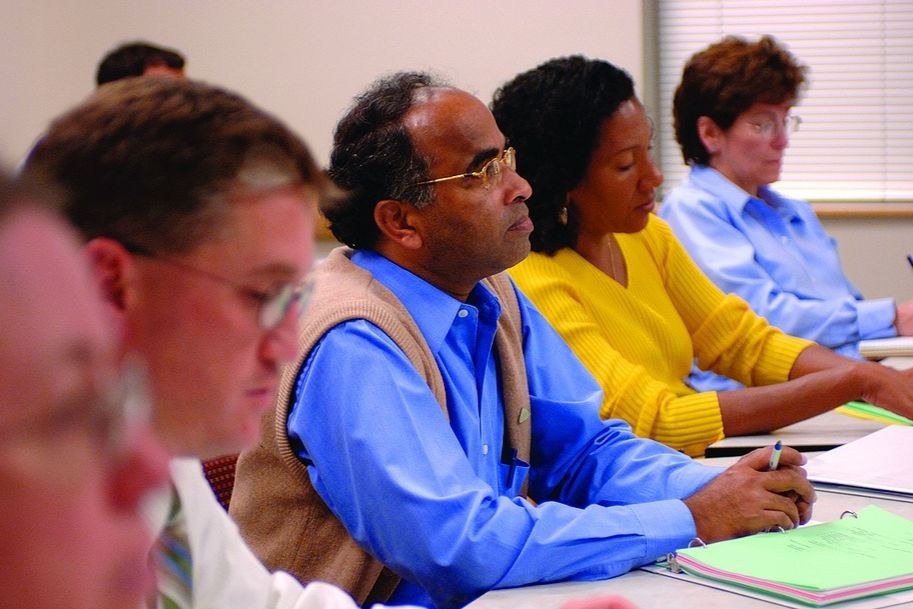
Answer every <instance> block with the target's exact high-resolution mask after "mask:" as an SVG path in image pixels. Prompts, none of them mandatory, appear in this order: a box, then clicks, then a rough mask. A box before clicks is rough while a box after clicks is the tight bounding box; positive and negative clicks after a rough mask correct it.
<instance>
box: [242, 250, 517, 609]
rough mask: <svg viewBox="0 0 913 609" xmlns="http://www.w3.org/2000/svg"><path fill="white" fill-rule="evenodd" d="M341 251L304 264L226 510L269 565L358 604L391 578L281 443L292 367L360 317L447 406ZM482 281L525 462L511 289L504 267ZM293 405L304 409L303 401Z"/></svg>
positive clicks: (439, 382) (409, 341)
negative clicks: (289, 344)
mask: <svg viewBox="0 0 913 609" xmlns="http://www.w3.org/2000/svg"><path fill="white" fill-rule="evenodd" d="M351 254H352V251H351V250H349V249H348V248H342V247H341V248H337V249H336V250H334V251H333V252H332V253H331V254H330V256H329V257H328V258H327V260H326V261H325V262H324V263H323V264H321V265H320V266H319V267H318V268H317V269H316V270H315V271H314V274H313V280H314V297H313V299H312V301H311V303H310V304H309V306H308V309H307V311H306V313H305V316H304V318H303V320H302V324H301V330H300V334H299V343H300V346H301V354H300V355H299V357H298V360H297V362H296V363H295V364H294V365H290V366H288V367H286V369H285V370H284V371H283V375H282V381H281V383H280V387H279V396H278V400H277V405H276V408H275V409H274V410H271V411H269V412H268V413H267V414H266V416H265V417H264V420H263V423H262V426H261V436H260V441H259V443H258V444H257V445H256V446H254V447H253V448H251V449H249V450H247V451H245V452H244V453H242V454H241V457H240V458H239V460H238V465H237V474H236V480H235V487H234V491H233V494H232V498H231V508H230V512H231V515H232V516H233V517H234V519H235V520H236V521H237V522H238V525H239V526H240V528H241V532H242V534H243V536H244V538H245V540H246V541H247V542H248V543H249V544H250V546H251V547H252V548H253V550H254V552H255V553H256V554H257V556H259V557H260V559H261V560H262V561H263V562H264V563H265V564H266V565H267V567H269V568H270V569H271V570H276V569H281V570H283V571H287V572H289V573H291V574H292V575H294V576H295V577H297V578H298V579H299V580H301V581H302V582H305V583H306V582H309V581H326V582H331V583H333V584H336V585H337V586H340V587H341V588H343V589H345V590H347V591H348V592H349V593H350V594H352V596H353V597H354V598H355V600H356V601H357V602H358V603H359V604H363V605H364V604H370V603H373V602H383V601H385V600H387V599H388V598H389V597H390V595H391V594H392V592H393V590H394V589H395V587H396V585H397V584H398V583H399V577H397V576H396V575H394V574H393V573H392V572H391V571H390V570H388V569H386V568H384V566H383V565H382V564H381V563H380V562H378V561H377V560H376V559H375V558H374V557H372V556H371V555H370V554H368V553H367V552H365V551H364V550H362V549H361V547H360V546H359V545H358V544H357V543H356V542H355V540H353V539H352V538H351V537H350V536H349V534H348V532H347V531H346V529H345V527H343V525H342V523H341V522H340V521H339V520H338V519H337V518H336V517H335V516H334V515H333V513H332V512H331V511H330V510H329V509H328V508H327V507H326V505H325V504H324V502H323V500H322V499H321V498H320V496H319V495H318V494H317V492H316V491H315V490H314V488H313V486H312V485H311V481H310V478H309V477H308V473H307V468H306V466H305V465H304V464H303V463H302V462H301V461H300V460H299V459H298V458H297V456H296V455H295V453H294V451H293V450H292V448H291V446H290V445H289V441H288V436H287V434H286V424H287V421H288V415H289V409H290V407H291V406H292V405H293V401H294V390H295V383H296V379H297V377H298V374H299V372H300V371H301V368H302V366H303V363H304V361H306V359H307V356H308V354H309V353H310V351H311V349H312V348H313V347H314V345H315V344H316V343H317V342H318V341H319V340H320V338H321V337H322V336H323V335H324V334H326V332H328V331H329V330H330V329H332V328H333V327H334V326H336V325H338V324H340V323H343V322H345V321H347V320H352V319H366V320H368V321H370V322H371V323H373V324H375V325H376V326H378V327H379V328H380V329H381V330H383V331H384V332H385V333H386V334H387V335H388V336H390V338H391V339H393V340H394V341H395V342H396V344H397V345H399V347H400V348H401V349H402V350H403V352H404V353H405V354H406V356H407V357H408V358H409V360H410V361H411V362H412V363H413V365H414V366H415V368H416V370H417V371H418V372H419V373H420V374H421V375H423V376H424V377H425V379H426V381H427V382H428V386H429V388H430V389H431V391H432V392H433V393H434V396H435V397H436V398H437V400H438V403H440V405H441V409H442V410H443V411H444V416H447V414H448V413H447V404H446V396H445V390H444V382H443V379H442V377H441V373H440V370H439V369H438V367H437V364H436V362H435V361H434V356H433V355H432V353H431V351H430V350H429V349H428V345H427V343H426V342H425V339H424V337H423V336H422V334H421V332H420V331H419V329H418V326H416V324H415V322H414V321H413V319H412V317H411V316H410V315H409V313H408V311H407V310H406V309H405V307H404V306H403V305H402V303H400V301H399V300H398V299H397V298H396V297H395V296H394V295H393V293H392V292H390V291H389V290H388V289H387V288H385V287H384V286H383V285H382V284H380V283H379V282H378V281H376V280H375V279H374V277H373V276H372V275H371V274H370V273H368V272H367V271H365V270H364V269H362V268H361V267H359V266H357V265H356V264H354V263H352V262H351V260H350V256H351ZM484 283H485V284H486V285H487V286H488V287H489V288H490V289H491V290H492V291H493V292H494V293H495V294H496V295H497V297H498V299H499V300H500V302H501V308H502V312H501V318H500V320H499V321H498V330H497V334H496V337H495V346H496V351H497V358H498V364H499V370H500V375H501V388H502V393H503V400H504V415H505V416H504V420H505V426H506V429H505V443H506V444H507V445H508V446H510V447H512V448H516V449H517V456H518V457H519V458H520V459H523V460H524V461H527V462H529V457H530V454H529V453H530V436H531V431H530V430H531V417H530V416H529V414H530V412H529V410H528V409H529V408H530V404H529V388H528V385H527V380H526V367H525V365H524V361H523V351H522V330H521V320H520V310H519V306H518V304H517V298H516V294H515V293H514V288H513V286H512V284H511V283H510V281H509V280H508V279H507V276H506V274H503V273H501V274H498V275H495V276H492V277H489V278H488V279H485V280H484ZM341 380H345V381H351V380H352V379H341ZM356 382H357V381H356ZM301 407H302V408H307V404H303V405H302V406H301ZM523 493H524V494H525V493H526V484H525V483H524V486H523ZM403 534H406V532H405V531H404V532H403Z"/></svg>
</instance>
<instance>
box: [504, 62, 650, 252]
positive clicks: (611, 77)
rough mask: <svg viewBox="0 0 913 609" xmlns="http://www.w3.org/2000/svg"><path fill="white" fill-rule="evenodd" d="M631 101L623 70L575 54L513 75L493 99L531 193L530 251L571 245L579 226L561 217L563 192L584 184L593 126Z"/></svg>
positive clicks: (630, 85)
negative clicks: (531, 189)
mask: <svg viewBox="0 0 913 609" xmlns="http://www.w3.org/2000/svg"><path fill="white" fill-rule="evenodd" d="M632 97H634V82H633V81H632V80H631V77H630V76H629V75H628V73H627V72H625V71H624V70H622V69H620V68H617V67H615V66H614V65H612V64H611V63H609V62H607V61H603V60H600V59H587V58H586V57H583V56H581V55H574V56H570V57H560V58H556V59H552V60H549V61H547V62H545V63H543V64H541V65H540V66H538V67H536V68H534V69H532V70H529V71H527V72H524V73H522V74H520V75H519V76H516V77H515V78H514V79H513V80H511V81H510V82H508V83H506V84H504V85H503V86H501V87H500V88H499V89H498V90H497V91H496V92H495V94H494V98H493V100H492V102H491V111H492V113H493V114H494V116H495V120H497V122H498V126H499V127H500V128H501V131H502V132H503V133H504V135H505V136H507V139H508V140H509V141H510V143H511V145H512V146H513V147H514V148H516V150H517V162H518V163H519V166H518V168H517V170H518V171H519V173H520V175H522V176H523V177H524V178H526V179H527V180H528V181H529V183H530V184H531V185H532V187H533V196H532V197H531V198H530V199H529V201H527V204H528V205H529V215H530V218H532V220H533V223H534V224H535V227H536V228H535V229H534V230H533V233H532V235H531V236H530V242H531V244H532V249H533V251H537V252H546V253H549V254H551V253H554V252H556V251H557V250H559V249H561V248H563V247H568V246H571V245H573V243H574V241H575V240H576V238H577V232H578V230H579V225H578V223H577V221H576V219H575V217H574V215H573V213H571V214H570V217H568V218H566V221H565V218H562V215H563V213H565V212H564V211H563V210H564V209H565V206H566V199H567V193H568V192H569V191H571V190H573V189H574V188H575V187H576V186H577V185H578V184H579V183H580V181H581V180H582V179H583V176H584V174H585V173H586V170H587V167H588V166H589V163H590V159H591V158H592V156H593V152H594V151H595V149H596V146H597V145H598V143H599V133H600V127H601V126H602V123H603V121H605V120H606V119H607V118H609V117H610V116H612V115H613V114H614V113H615V111H616V110H617V109H618V107H619V106H620V105H621V104H622V103H623V102H625V101H627V100H629V99H631V98H632Z"/></svg>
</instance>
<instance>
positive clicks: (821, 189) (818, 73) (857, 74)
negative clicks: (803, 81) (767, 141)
mask: <svg viewBox="0 0 913 609" xmlns="http://www.w3.org/2000/svg"><path fill="white" fill-rule="evenodd" d="M656 7H657V13H658V14H657V15H656V19H657V20H656V25H657V32H658V36H657V40H656V44H657V57H658V61H659V90H658V94H659V111H658V112H657V113H656V114H655V118H656V124H657V127H658V128H657V135H658V138H657V145H658V148H659V150H658V160H659V163H660V166H661V168H662V170H663V173H664V174H665V176H666V181H665V184H664V186H663V188H664V189H669V188H672V187H673V186H675V185H676V184H678V183H679V182H680V181H681V179H682V178H683V177H684V175H685V174H686V172H687V167H686V166H685V164H684V162H683V161H682V157H681V153H680V151H679V147H678V144H677V143H676V142H675V135H674V133H673V131H672V96H673V94H674V92H675V88H676V86H677V85H678V82H679V80H680V78H681V72H682V68H683V67H684V64H685V62H686V61H687V59H688V58H689V57H690V56H691V55H692V54H693V53H695V52H696V51H699V50H701V49H703V48H705V47H706V46H707V45H709V44H711V43H713V42H715V41H717V40H719V39H720V38H722V37H723V36H724V35H727V34H734V35H741V36H745V37H748V38H750V39H754V38H757V37H758V36H760V35H762V34H770V35H772V36H774V37H775V38H777V40H778V41H779V42H780V43H781V44H783V45H784V46H786V47H787V48H788V49H789V50H790V51H791V52H792V53H793V54H794V55H795V56H796V58H797V59H798V60H799V61H800V62H802V63H804V64H806V65H807V66H809V73H808V82H807V86H806V88H805V90H804V94H803V95H802V97H801V98H800V100H799V104H798V106H797V107H795V108H794V109H793V112H794V113H795V114H798V115H799V116H801V117H802V125H801V127H800V129H799V131H798V132H796V133H794V134H793V135H792V137H791V138H790V147H789V149H788V150H787V152H786V156H785V161H784V169H783V173H782V175H781V179H780V181H779V182H778V183H777V185H776V188H777V189H778V190H779V191H781V192H783V193H784V194H786V195H788V196H793V197H798V198H803V199H808V200H810V201H815V202H854V203H890V202H913V0H801V1H799V0H792V1H791V0H757V1H754V0H715V1H711V0H657V4H656Z"/></svg>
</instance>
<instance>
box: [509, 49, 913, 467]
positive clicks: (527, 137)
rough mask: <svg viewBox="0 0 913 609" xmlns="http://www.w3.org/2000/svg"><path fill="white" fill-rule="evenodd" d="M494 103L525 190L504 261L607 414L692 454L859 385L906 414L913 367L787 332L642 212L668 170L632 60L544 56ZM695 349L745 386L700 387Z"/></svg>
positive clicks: (912, 410) (791, 417) (821, 408)
mask: <svg viewBox="0 0 913 609" xmlns="http://www.w3.org/2000/svg"><path fill="white" fill-rule="evenodd" d="M492 110H493V112H494V115H495V118H496V119H497V121H498V124H499V125H500V126H501V129H502V130H503V131H504V134H505V136H506V137H507V138H509V140H510V142H511V143H512V144H513V145H514V146H516V148H517V150H518V151H522V152H523V156H522V159H523V162H522V164H521V165H520V170H521V171H522V172H523V173H524V175H526V176H528V178H529V180H530V183H531V184H532V187H533V193H534V194H533V196H532V198H531V199H530V200H529V209H530V217H531V218H532V219H533V223H534V224H535V230H534V231H533V234H532V237H531V239H532V248H533V250H535V251H534V253H532V254H531V255H530V256H529V257H528V258H527V259H526V260H524V261H523V262H520V263H519V264H518V265H517V266H516V267H514V268H513V269H511V275H512V276H513V278H514V279H515V280H516V281H517V284H518V286H519V287H520V289H521V290H523V292H524V293H525V294H526V295H527V296H529V298H530V299H531V300H532V301H533V302H534V303H535V304H536V306H537V307H539V310H541V311H542V313H543V315H545V317H546V318H547V319H548V320H549V321H550V322H551V323H552V325H553V326H554V327H555V329H556V330H557V331H558V332H559V333H560V334H561V335H562V336H563V337H564V338H565V340H567V342H568V344H569V345H570V346H571V349H573V351H574V352H575V353H576V354H577V355H578V356H579V357H580V359H581V360H582V361H583V363H584V364H585V365H586V366H587V368H588V369H589V370H590V372H591V373H592V374H593V376H595V377H596V378H597V379H598V380H599V384H600V386H601V387H602V391H603V396H602V400H601V408H602V409H601V414H602V416H603V417H604V418H612V417H619V418H623V419H625V420H626V421H628V422H629V423H630V424H631V426H632V427H633V429H634V431H635V433H637V434H638V435H640V436H645V437H650V438H654V439H656V440H659V441H660V442H663V443H664V444H667V445H669V446H671V447H673V448H676V449H679V450H682V451H684V452H686V453H687V454H689V455H694V456H698V455H702V454H703V453H704V450H705V448H706V447H707V445H709V444H711V443H713V442H715V441H717V440H719V439H721V438H723V437H724V436H731V435H743V434H751V433H762V432H767V431H770V430H773V429H777V428H780V427H783V426H784V425H788V424H790V423H794V422H796V421H801V420H803V419H806V418H808V417H811V416H814V415H816V414H820V413H822V412H825V411H827V410H830V409H831V408H834V407H836V406H839V405H840V404H843V403H845V402H848V401H850V400H854V399H865V400H867V401H869V402H872V403H874V404H879V405H881V406H884V407H886V408H889V409H891V410H893V411H895V412H898V413H899V414H903V415H905V416H910V415H913V378H911V375H913V372H898V371H896V370H891V369H889V368H886V367H884V366H881V365H879V364H873V363H866V362H858V361H855V360H851V359H848V358H844V357H841V356H839V355H836V354H835V353H833V352H832V351H830V350H828V349H825V348H824V347H821V346H818V345H815V344H814V343H811V342H810V341H807V340H804V339H799V338H794V337H791V336H787V335H786V334H784V333H783V332H782V331H780V330H778V329H776V328H774V327H772V326H770V325H769V324H768V323H767V321H766V320H765V319H764V318H762V317H759V316H758V315H756V314H755V313H754V312H752V311H751V309H749V308H748V305H747V304H746V303H745V301H743V300H742V299H740V298H738V297H737V296H733V295H726V294H723V293H722V292H721V291H720V290H719V288H717V287H716V286H715V285H714V284H713V282H711V281H710V280H709V279H707V277H706V276H705V275H704V274H703V273H701V271H700V269H698V268H697V266H696V265H695V264H694V262H692V260H691V258H690V257H689V256H688V254H687V252H685V250H684V248H682V246H681V244H680V243H679V242H678V241H677V240H676V239H675V236H674V235H673V234H672V231H671V230H670V229H669V226H668V225H667V224H666V223H665V222H663V220H662V219H660V218H658V217H656V215H655V214H653V213H652V212H653V209H654V206H655V199H654V196H655V195H654V191H655V189H656V188H657V187H658V186H659V185H660V184H661V183H662V179H663V176H662V174H661V173H660V171H659V168H658V167H657V166H656V164H655V163H654V161H653V156H652V140H653V126H652V123H651V122H650V119H649V118H648V117H647V114H646V110H645V109H644V106H643V104H641V102H640V101H639V100H638V99H637V96H636V95H635V93H634V85H633V82H632V81H631V78H630V77H629V76H628V74H627V73H626V72H624V71H623V70H621V69H619V68H617V67H615V66H614V65H612V64H610V63H609V62H607V61H602V60H598V59H588V58H584V57H581V56H573V57H564V58H558V59H553V60H551V61H548V62H546V63H544V64H542V65H540V66H539V67H537V68H534V69H532V70H529V71H527V72H524V73H523V74H520V75H519V76H517V77H515V78H514V79H513V80H511V81H510V82H509V83H507V84H505V85H504V86H503V87H501V88H500V89H499V90H498V91H497V92H496V93H495V97H494V101H493V102H492ZM695 356H697V359H698V361H699V362H700V365H701V367H702V368H707V369H712V370H714V371H715V372H719V373H723V374H726V375H728V376H732V377H733V378H736V379H738V380H740V381H741V382H743V383H745V384H746V385H750V386H752V387H750V388H748V389H741V390H736V391H725V392H720V393H716V392H704V393H700V392H696V391H695V390H694V389H692V388H691V387H689V386H688V385H687V384H686V382H685V379H686V377H687V376H688V374H689V372H690V370H691V364H692V362H693V361H694V358H695Z"/></svg>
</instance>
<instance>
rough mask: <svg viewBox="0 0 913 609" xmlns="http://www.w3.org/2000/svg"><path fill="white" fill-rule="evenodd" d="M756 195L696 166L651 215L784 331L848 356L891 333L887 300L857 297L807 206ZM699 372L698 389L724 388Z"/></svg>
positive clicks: (766, 191) (713, 275)
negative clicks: (861, 345)
mask: <svg viewBox="0 0 913 609" xmlns="http://www.w3.org/2000/svg"><path fill="white" fill-rule="evenodd" d="M759 195H760V198H756V197H752V196H751V195H749V194H748V193H746V192H745V191H744V190H742V189H741V188H739V187H738V186H736V185H735V184H733V183H732V182H730V181H729V180H728V179H727V178H725V177H724V176H723V175H722V174H720V173H719V172H718V171H716V170H715V169H713V168H711V167H707V166H702V165H697V166H694V167H692V168H691V171H690V173H689V174H688V177H687V178H686V179H685V180H684V181H683V182H682V184H680V185H679V186H677V187H675V188H674V189H672V191H671V192H669V193H668V194H667V195H666V196H665V198H664V199H663V204H662V207H661V208H660V211H659V215H660V216H661V217H662V218H664V219H665V220H666V221H667V222H668V223H669V225H670V226H671V227H672V230H673V231H675V235H676V237H678V239H679V240H680V241H681V242H682V244H683V245H684V246H685V248H686V249H687V250H688V253H689V254H691V257H692V258H694V260H695V262H697V264H698V266H700V267H701V269H702V270H703V271H704V273H706V274H707V276H708V277H710V279H711V280H713V282H714V283H716V284H717V285H718V286H719V287H720V289H722V290H723V291H724V292H734V293H735V294H738V295H739V296H741V297H742V298H744V299H745V300H747V301H748V303H749V304H750V305H751V308H752V309H754V311H755V312H756V313H758V314H759V315H763V316H764V317H766V318H767V319H768V320H769V321H770V323H771V324H773V325H775V326H777V327H779V328H781V329H782V330H783V331H784V332H786V333H787V334H791V335H793V336H800V337H802V338H807V339H809V340H813V341H815V342H817V343H820V344H822V345H824V346H826V347H829V348H831V349H834V350H835V351H837V352H838V353H841V354H844V355H847V356H850V357H856V358H858V357H859V351H858V347H857V343H858V342H859V341H860V340H863V339H869V338H884V337H887V336H894V335H895V334H896V330H895V328H894V315H895V311H894V301H893V299H890V298H879V299H872V300H863V297H862V294H860V293H859V290H857V289H856V288H855V287H854V286H853V284H852V283H851V282H850V280H849V279H848V278H847V277H846V275H844V274H843V270H842V269H841V265H840V257H839V256H838V254H837V246H836V243H835V241H834V239H833V238H832V237H831V236H830V235H828V234H827V233H826V232H825V231H824V227H823V226H821V222H820V221H819V220H818V218H817V216H815V213H814V211H813V210H812V208H811V206H810V205H809V204H808V203H806V202H805V201H799V200H796V199H788V198H786V197H784V196H782V195H780V194H779V193H777V192H776V191H774V190H771V189H770V188H767V187H763V186H762V187H761V189H760V190H759ZM702 378H703V380H695V377H694V376H692V379H691V383H692V385H694V386H695V388H697V389H699V390H703V391H708V390H712V389H721V388H732V387H731V386H725V385H726V384H725V383H724V384H722V385H721V384H719V383H717V382H714V381H712V380H709V379H712V378H713V377H712V376H710V375H708V376H704V377H702ZM717 378H722V377H717ZM726 380H727V381H728V379H726Z"/></svg>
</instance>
